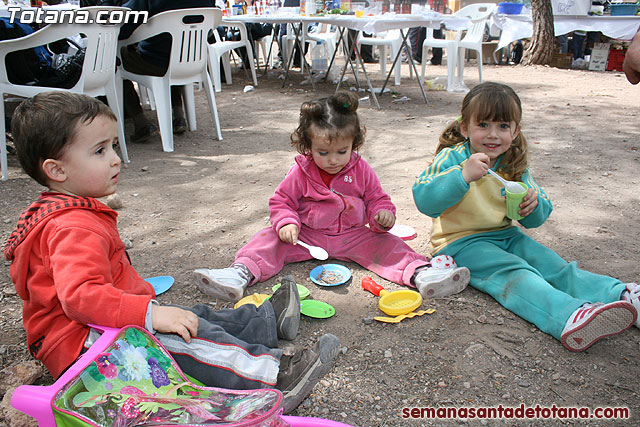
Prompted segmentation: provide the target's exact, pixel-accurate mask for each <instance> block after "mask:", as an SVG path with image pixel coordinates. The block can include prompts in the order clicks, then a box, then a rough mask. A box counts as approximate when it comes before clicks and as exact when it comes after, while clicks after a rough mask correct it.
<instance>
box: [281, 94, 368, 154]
mask: <svg viewBox="0 0 640 427" xmlns="http://www.w3.org/2000/svg"><path fill="white" fill-rule="evenodd" d="M357 109H358V97H357V95H356V94H354V93H351V92H347V91H340V92H336V94H335V95H333V96H330V97H328V98H321V99H316V100H313V101H307V102H304V103H303V104H302V107H300V122H299V123H298V127H297V128H296V130H295V131H294V132H293V133H292V134H291V145H292V146H294V147H296V149H297V150H298V152H299V153H300V154H305V155H307V154H309V153H311V137H312V135H311V132H310V131H309V128H310V127H311V126H316V127H317V128H318V129H322V130H325V131H327V134H328V137H329V140H330V141H333V139H334V138H336V137H339V136H345V135H349V136H351V135H353V145H352V146H351V149H352V150H353V151H357V150H358V148H360V147H361V146H362V144H364V135H365V129H364V127H362V126H360V119H359V118H358V113H356V110H357Z"/></svg>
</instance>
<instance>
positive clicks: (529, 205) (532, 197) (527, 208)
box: [518, 188, 538, 217]
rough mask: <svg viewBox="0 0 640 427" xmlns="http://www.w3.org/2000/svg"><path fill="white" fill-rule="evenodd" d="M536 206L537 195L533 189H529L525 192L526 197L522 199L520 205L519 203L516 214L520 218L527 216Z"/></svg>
mask: <svg viewBox="0 0 640 427" xmlns="http://www.w3.org/2000/svg"><path fill="white" fill-rule="evenodd" d="M537 206H538V193H536V192H535V191H534V190H533V188H529V191H527V195H526V196H524V199H522V203H520V210H519V211H518V213H519V214H520V216H524V217H526V216H529V214H531V212H533V210H534V209H535V208H536V207H537Z"/></svg>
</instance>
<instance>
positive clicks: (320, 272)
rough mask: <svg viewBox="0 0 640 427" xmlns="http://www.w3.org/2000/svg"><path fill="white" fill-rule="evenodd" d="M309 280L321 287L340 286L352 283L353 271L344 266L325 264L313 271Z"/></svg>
mask: <svg viewBox="0 0 640 427" xmlns="http://www.w3.org/2000/svg"><path fill="white" fill-rule="evenodd" d="M309 278H310V279H311V281H312V282H313V283H315V284H316V285H319V286H339V285H344V284H345V283H349V282H351V271H349V269H348V268H347V267H345V266H344V265H340V264H323V265H319V266H317V267H316V268H314V269H313V270H311V273H309Z"/></svg>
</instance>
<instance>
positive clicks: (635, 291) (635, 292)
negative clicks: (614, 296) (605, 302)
mask: <svg viewBox="0 0 640 427" xmlns="http://www.w3.org/2000/svg"><path fill="white" fill-rule="evenodd" d="M625 285H626V286H627V290H626V291H624V292H623V293H622V298H620V299H621V300H623V301H627V302H630V303H631V304H633V306H634V307H635V309H636V311H637V312H638V313H639V314H640V285H638V284H637V283H625ZM635 325H636V328H640V316H638V318H637V319H636V323H635Z"/></svg>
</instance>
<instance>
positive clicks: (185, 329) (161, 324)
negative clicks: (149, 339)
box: [151, 305, 198, 342]
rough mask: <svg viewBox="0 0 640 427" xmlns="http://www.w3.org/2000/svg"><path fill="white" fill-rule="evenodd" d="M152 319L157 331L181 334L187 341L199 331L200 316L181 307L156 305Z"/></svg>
mask: <svg viewBox="0 0 640 427" xmlns="http://www.w3.org/2000/svg"><path fill="white" fill-rule="evenodd" d="M151 321H152V322H153V329H155V330H156V331H158V332H163V333H172V334H177V335H180V336H181V337H182V339H183V340H185V341H186V342H190V341H191V337H195V336H196V335H197V333H198V316H196V315H195V313H192V312H190V311H188V310H185V309H182V308H180V307H170V306H162V305H154V306H153V307H152V308H151Z"/></svg>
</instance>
